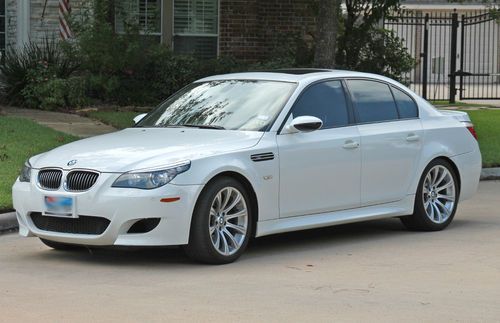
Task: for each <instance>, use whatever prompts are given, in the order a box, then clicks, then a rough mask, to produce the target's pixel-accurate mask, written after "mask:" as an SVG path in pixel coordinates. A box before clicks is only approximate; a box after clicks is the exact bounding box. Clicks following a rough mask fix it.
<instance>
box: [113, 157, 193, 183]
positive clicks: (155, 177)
mask: <svg viewBox="0 0 500 323" xmlns="http://www.w3.org/2000/svg"><path fill="white" fill-rule="evenodd" d="M190 167H191V162H190V161H187V162H183V163H179V164H176V165H172V166H169V167H168V168H163V169H149V170H137V171H131V172H128V173H125V174H122V175H121V176H120V177H118V179H117V180H116V181H115V182H114V183H113V185H112V186H113V187H127V188H140V189H145V190H150V189H153V188H158V187H161V186H163V185H165V184H167V183H169V182H170V181H171V180H173V179H174V178H175V176H177V175H179V174H181V173H184V172H185V171H187V170H188V169H189V168H190Z"/></svg>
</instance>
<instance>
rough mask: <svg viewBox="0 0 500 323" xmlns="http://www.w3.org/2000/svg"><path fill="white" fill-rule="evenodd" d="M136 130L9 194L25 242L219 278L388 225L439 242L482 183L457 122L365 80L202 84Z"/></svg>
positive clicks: (223, 78)
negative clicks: (300, 247)
mask: <svg viewBox="0 0 500 323" xmlns="http://www.w3.org/2000/svg"><path fill="white" fill-rule="evenodd" d="M135 121H136V125H135V126H134V127H132V128H129V129H125V130H122V131H118V132H115V133H111V134H107V135H102V136H98V137H93V138H88V139H84V140H80V141H77V142H73V143H70V144H67V145H64V146H61V147H58V148H56V149H54V150H51V151H49V152H46V153H43V154H40V155H37V156H34V157H31V158H30V159H29V160H28V161H27V162H26V165H25V166H24V168H23V170H22V172H21V174H20V176H19V178H18V179H17V181H16V183H15V184H14V186H13V200H14V207H15V209H16V212H17V218H18V221H19V225H20V230H19V232H20V234H21V235H23V236H36V237H39V238H40V239H41V240H42V241H43V242H44V243H45V244H47V245H48V246H50V247H52V248H55V249H70V248H74V247H78V246H170V245H179V246H183V248H184V250H185V251H186V253H187V255H188V256H190V257H191V258H193V259H195V260H197V261H201V262H206V263H215V264H220V263H229V262H232V261H234V260H236V259H237V258H238V257H239V256H240V255H241V254H242V253H243V251H244V250H245V248H246V247H247V244H248V241H249V239H251V238H252V237H260V236H264V235H270V234H276V233H280V232H287V231H293V230H303V229H311V228H318V227H323V226H330V225H335V224H341V223H349V222H357V221H364V220H372V219H380V218H390V217H399V218H400V219H401V220H402V222H403V223H404V225H405V226H406V227H408V228H409V229H412V230H426V231H437V230H441V229H444V228H445V227H446V226H448V225H449V224H450V222H451V221H452V220H453V216H454V215H455V212H456V210H457V206H458V203H459V201H462V200H465V199H467V198H470V197H471V196H472V195H473V194H474V193H475V192H476V189H477V186H478V182H479V176H480V171H481V154H480V151H479V148H478V143H477V141H476V138H475V132H474V128H473V125H472V123H471V121H470V119H469V117H468V116H467V114H466V113H463V112H452V111H438V110H436V109H435V108H434V107H433V106H432V105H430V104H429V103H428V102H427V101H425V100H424V99H422V98H420V97H419V96H417V95H416V94H415V93H413V92H412V91H411V90H409V89H408V88H406V87H405V86H403V85H401V84H400V83H398V82H395V81H394V80H391V79H388V78H385V77H382V76H378V75H373V74H364V73H357V72H348V71H336V70H313V69H303V70H279V71H272V72H258V73H238V74H228V75H219V76H212V77H208V78H204V79H201V80H198V81H196V82H194V83H192V84H191V85H188V86H187V87H185V88H183V89H182V90H180V91H179V92H178V93H176V94H175V95H173V96H172V97H170V98H168V99H167V100H166V101H164V102H163V103H162V104H160V105H159V106H158V107H157V108H156V109H154V110H153V111H152V112H150V113H148V114H146V115H140V116H137V117H136V118H135Z"/></svg>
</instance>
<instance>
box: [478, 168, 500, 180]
mask: <svg viewBox="0 0 500 323" xmlns="http://www.w3.org/2000/svg"><path fill="white" fill-rule="evenodd" d="M481 180H482V181H493V180H500V167H493V168H483V169H482V170H481Z"/></svg>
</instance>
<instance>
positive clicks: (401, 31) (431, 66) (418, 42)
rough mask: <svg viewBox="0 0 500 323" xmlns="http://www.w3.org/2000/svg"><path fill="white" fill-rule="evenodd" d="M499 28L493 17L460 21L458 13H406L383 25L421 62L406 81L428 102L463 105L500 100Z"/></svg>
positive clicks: (481, 15)
mask: <svg viewBox="0 0 500 323" xmlns="http://www.w3.org/2000/svg"><path fill="white" fill-rule="evenodd" d="M499 26H500V25H499V24H498V23H497V21H496V20H495V19H494V18H493V17H492V16H491V15H490V14H489V12H482V13H470V14H469V15H462V16H461V17H460V19H459V16H458V14H457V13H454V12H437V13H425V14H424V13H422V12H403V13H401V14H400V15H398V16H392V17H388V18H387V19H385V21H384V27H385V28H386V29H389V30H392V31H394V32H395V34H396V35H397V36H398V37H400V38H401V39H402V41H403V43H404V45H405V46H406V47H407V49H408V51H409V53H410V54H411V55H412V57H413V58H414V59H415V60H416V62H417V63H416V66H415V68H414V69H413V70H412V71H411V72H409V73H406V74H405V75H403V81H404V82H405V83H407V84H408V85H409V87H410V88H411V89H412V90H414V91H415V92H416V93H418V94H419V95H421V96H422V97H424V98H426V99H428V100H448V101H450V102H455V98H456V96H457V94H459V97H460V99H498V98H499V96H500V74H498V73H499V71H500V48H499V46H500V27H499ZM459 36H460V37H459ZM457 78H459V80H458V84H457ZM457 85H458V88H457Z"/></svg>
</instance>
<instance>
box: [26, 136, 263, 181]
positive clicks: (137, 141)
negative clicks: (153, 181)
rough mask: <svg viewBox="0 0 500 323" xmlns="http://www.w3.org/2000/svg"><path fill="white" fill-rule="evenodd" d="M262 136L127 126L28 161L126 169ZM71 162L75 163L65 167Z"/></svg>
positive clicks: (243, 144) (236, 146) (238, 145)
mask: <svg viewBox="0 0 500 323" xmlns="http://www.w3.org/2000/svg"><path fill="white" fill-rule="evenodd" d="M262 135H263V132H257V131H233V130H214V129H197V128H193V129H191V128H129V129H125V130H122V131H118V132H114V133H110V134H106V135H102V136H97V137H92V138H87V139H83V140H79V141H75V142H72V143H70V144H67V145H64V146H60V147H58V148H55V149H53V150H51V151H49V152H46V153H44V154H41V155H38V156H35V157H33V158H32V159H31V160H30V163H31V165H32V166H33V167H34V168H45V167H59V168H63V169H73V168H85V169H94V170H98V171H100V172H126V171H130V170H136V169H143V168H149V167H157V166H164V165H165V166H167V165H170V164H174V163H176V162H180V161H185V160H193V159H197V158H203V157H206V156H213V155H216V154H221V153H226V152H230V151H236V150H241V149H245V148H250V147H252V146H254V145H256V144H257V143H258V142H259V140H260V138H262ZM70 161H76V162H75V164H74V165H72V166H68V163H69V162H70ZM70 165H71V163H70Z"/></svg>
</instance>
